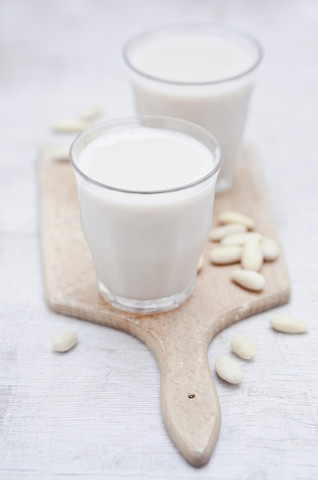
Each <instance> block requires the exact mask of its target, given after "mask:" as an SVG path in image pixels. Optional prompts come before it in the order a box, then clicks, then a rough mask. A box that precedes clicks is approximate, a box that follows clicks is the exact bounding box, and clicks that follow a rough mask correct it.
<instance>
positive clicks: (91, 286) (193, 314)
mask: <svg viewBox="0 0 318 480" xmlns="http://www.w3.org/2000/svg"><path fill="white" fill-rule="evenodd" d="M39 181H40V188H41V238H42V242H41V243H42V256H43V266H44V279H45V290H46V298H47V302H48V304H49V305H50V307H51V308H52V309H53V310H54V311H56V312H58V313H62V314H66V315H71V316H74V317H78V318H82V319H85V320H89V321H92V322H96V323H99V324H101V325H107V326H111V327H115V328H119V329H121V330H124V331H126V332H129V333H130V334H132V335H134V336H136V337H138V338H139V339H140V340H142V341H143V342H144V343H146V345H147V346H148V347H149V348H150V349H151V350H152V352H153V353H154V355H155V356H156V359H157V361H158V364H159V368H160V371H161V410H162V415H163V419H164V423H165V426H166V428H167V430H168V432H169V434H170V436H171V438H172V440H173V442H174V443H175V445H176V446H177V448H178V449H179V450H180V452H181V453H182V454H183V455H184V457H185V458H186V459H187V460H188V461H189V462H190V463H192V464H193V465H196V466H200V465H203V464H204V463H206V462H207V460H208V459H209V458H210V456H211V453H212V451H213V448H214V446H215V442H216V440H217V436H218V432H219V428H220V406H219V401H218V396H217V393H216V390H215V386H214V383H213V381H212V376H211V372H210V368H209V365H208V355H207V351H208V346H209V344H210V342H211V340H212V339H213V337H214V336H215V335H216V334H217V333H218V332H219V331H220V330H222V329H224V328H225V327H227V326H229V325H231V324H233V323H234V322H236V321H238V320H240V319H243V318H246V317H247V316H249V315H252V314H254V313H257V312H261V311H264V310H266V309H269V308H272V307H274V306H278V305H280V304H283V303H285V302H286V301H287V300H288V298H289V293H290V286H289V278H288V274H287V269H286V265H285V261H284V258H283V255H280V257H279V259H278V260H277V261H276V262H273V263H268V264H264V266H263V269H262V273H263V274H264V276H265V278H266V286H265V289H264V291H263V292H261V293H253V292H249V291H246V290H244V289H241V288H240V287H238V286H236V285H234V284H233V283H232V282H231V281H230V280H229V277H230V272H231V270H232V269H233V266H226V267H215V266H212V265H208V254H209V251H210V249H211V248H212V245H211V243H208V244H207V245H206V248H205V252H204V255H205V266H204V268H203V271H202V273H201V274H200V275H199V276H198V278H197V282H196V287H195V292H194V294H193V295H192V297H191V298H190V299H189V300H188V301H187V302H186V303H185V304H184V305H183V306H182V307H180V308H178V309H177V310H174V311H172V312H168V313H163V314H156V315H147V316H140V315H136V314H127V313H124V312H120V311H119V310H116V309H114V308H113V307H112V306H110V305H109V304H107V303H106V302H105V301H104V300H103V299H102V297H101V296H100V295H99V293H98V290H97V283H96V277H95V272H94V267H93V263H92V259H91V256H90V253H89V251H88V248H87V246H86V242H85V240H84V237H83V235H82V231H81V227H80V220H79V212H78V206H77V194H76V186H75V179H74V175H73V172H72V170H71V167H70V165H69V163H68V162H67V161H65V152H64V151H63V152H62V151H61V150H59V149H49V148H48V149H44V150H43V151H42V153H41V155H40V160H39ZM224 210H236V211H240V212H242V213H245V214H247V215H249V216H251V217H252V218H253V219H254V220H255V221H256V228H257V230H258V231H260V232H261V233H262V234H264V235H266V236H268V237H271V238H274V239H276V240H278V239H277V234H276V229H275V224H274V221H273V217H272V213H271V209H270V206H269V203H268V199H267V192H266V188H265V186H264V183H263V180H262V173H261V171H260V169H259V165H258V160H257V156H256V154H255V151H254V150H253V148H252V147H251V146H249V147H245V148H243V149H242V152H241V155H240V158H239V161H238V162H237V168H236V172H235V178H234V185H233V188H232V189H231V191H230V192H224V193H221V194H218V195H217V196H216V200H215V208H214V217H215V218H217V215H218V213H219V212H221V211H224Z"/></svg>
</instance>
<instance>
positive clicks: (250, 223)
mask: <svg viewBox="0 0 318 480" xmlns="http://www.w3.org/2000/svg"><path fill="white" fill-rule="evenodd" d="M218 220H219V223H222V224H224V223H239V224H240V225H245V227H247V228H248V229H249V230H253V229H254V225H255V223H254V220H252V219H251V218H249V217H247V216H246V215H243V213H238V212H223V213H221V214H220V215H219V218H218Z"/></svg>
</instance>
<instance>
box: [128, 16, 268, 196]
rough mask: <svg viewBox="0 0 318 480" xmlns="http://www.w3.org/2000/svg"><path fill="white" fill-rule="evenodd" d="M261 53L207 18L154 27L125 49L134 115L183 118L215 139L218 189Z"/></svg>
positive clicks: (226, 178)
mask: <svg viewBox="0 0 318 480" xmlns="http://www.w3.org/2000/svg"><path fill="white" fill-rule="evenodd" d="M261 57H262V50H261V47H260V45H259V43H258V42H257V41H256V40H255V39H254V38H252V37H250V36H249V35H247V34H245V33H243V32H241V31H239V30H236V29H233V28H230V27H225V26H216V25H213V24H206V23H203V24H192V25H179V26H176V27H167V28H161V29H157V30H153V31H150V32H147V33H144V34H141V35H139V36H136V37H134V38H132V39H131V40H130V41H129V42H128V43H127V44H126V46H125V48H124V59H125V62H126V65H127V66H128V69H129V73H130V78H131V82H132V87H133V92H134V99H135V106H136V111H137V113H138V115H168V116H173V117H178V118H182V119H184V120H188V121H191V122H194V123H197V124H198V125H201V126H202V127H204V128H205V129H207V130H208V131H210V132H211V133H212V134H213V135H214V136H215V137H216V138H217V139H218V140H219V142H220V144H221V147H222V151H223V166H222V169H221V172H220V175H219V180H218V184H217V191H222V190H227V189H229V188H230V187H231V184H232V174H233V167H234V161H235V158H236V156H237V153H238V149H239V146H240V143H241V139H242V135H243V131H244V126H245V122H246V117H247V111H248V105H249V100H250V96H251V92H252V89H253V85H254V80H255V73H256V70H257V67H258V65H259V63H260V61H261Z"/></svg>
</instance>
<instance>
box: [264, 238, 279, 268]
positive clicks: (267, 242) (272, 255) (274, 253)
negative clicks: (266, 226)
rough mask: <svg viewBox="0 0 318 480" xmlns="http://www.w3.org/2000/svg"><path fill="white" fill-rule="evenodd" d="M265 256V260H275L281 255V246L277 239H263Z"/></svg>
mask: <svg viewBox="0 0 318 480" xmlns="http://www.w3.org/2000/svg"><path fill="white" fill-rule="evenodd" d="M262 249H263V257H264V261H265V262H273V261H274V260H276V258H278V257H279V246H278V243H277V242H275V240H272V239H271V238H264V239H263V241H262Z"/></svg>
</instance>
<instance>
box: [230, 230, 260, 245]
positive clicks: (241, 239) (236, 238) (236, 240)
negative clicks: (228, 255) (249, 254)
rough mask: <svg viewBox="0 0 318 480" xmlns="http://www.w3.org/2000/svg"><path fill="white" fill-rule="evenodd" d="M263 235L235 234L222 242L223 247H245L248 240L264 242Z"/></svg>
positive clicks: (251, 233) (253, 233)
mask: <svg viewBox="0 0 318 480" xmlns="http://www.w3.org/2000/svg"><path fill="white" fill-rule="evenodd" d="M262 238H263V235H261V234H260V233H258V232H245V233H234V234H233V235H228V236H227V237H224V238H223V239H222V240H221V245H241V246H243V245H245V243H246V242H247V241H248V240H251V239H254V240H258V241H260V240H262Z"/></svg>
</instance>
